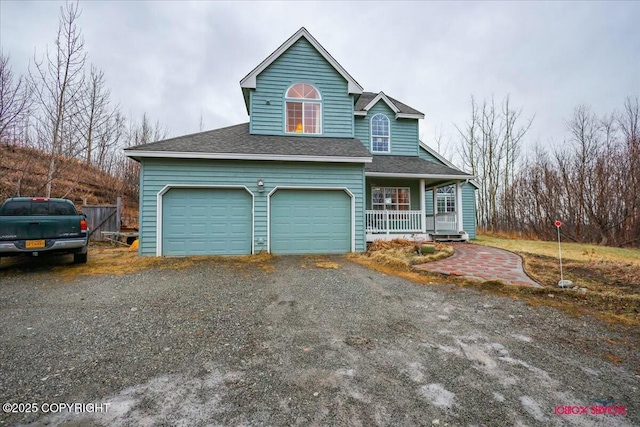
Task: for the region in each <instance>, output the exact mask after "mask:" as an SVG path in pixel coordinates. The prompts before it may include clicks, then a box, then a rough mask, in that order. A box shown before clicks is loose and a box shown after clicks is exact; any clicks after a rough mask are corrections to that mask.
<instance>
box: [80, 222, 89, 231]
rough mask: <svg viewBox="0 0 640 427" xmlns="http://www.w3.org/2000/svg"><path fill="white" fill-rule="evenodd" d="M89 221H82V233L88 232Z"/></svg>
mask: <svg viewBox="0 0 640 427" xmlns="http://www.w3.org/2000/svg"><path fill="white" fill-rule="evenodd" d="M87 228H88V227H87V221H85V220H84V219H81V220H80V231H87Z"/></svg>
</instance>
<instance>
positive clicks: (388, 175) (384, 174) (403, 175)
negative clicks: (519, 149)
mask: <svg viewBox="0 0 640 427" xmlns="http://www.w3.org/2000/svg"><path fill="white" fill-rule="evenodd" d="M365 176H377V177H380V178H428V179H451V180H455V181H466V180H468V179H473V178H475V177H474V176H473V175H438V174H426V173H390V172H365Z"/></svg>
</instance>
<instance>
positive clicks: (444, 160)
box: [420, 141, 480, 188]
mask: <svg viewBox="0 0 640 427" xmlns="http://www.w3.org/2000/svg"><path fill="white" fill-rule="evenodd" d="M420 147H421V148H423V149H424V150H425V151H426V152H427V153H429V154H431V155H432V156H433V157H435V158H436V159H438V160H440V161H441V162H442V163H444V164H445V165H446V166H449V167H450V168H453V169H459V168H458V167H457V166H456V165H454V164H453V163H451V162H450V161H449V160H447V159H446V158H445V157H443V156H441V155H440V153H438V152H437V151H436V150H434V149H433V148H431V147H429V146H428V145H427V144H425V143H424V142H422V141H420ZM475 178H476V177H475V176H474V177H473V179H471V180H470V181H471V184H472V185H473V186H475V187H476V188H480V184H479V183H478V182H477V181H475Z"/></svg>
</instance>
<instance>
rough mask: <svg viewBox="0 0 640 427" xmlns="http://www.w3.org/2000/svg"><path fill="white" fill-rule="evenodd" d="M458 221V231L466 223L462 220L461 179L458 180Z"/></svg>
mask: <svg viewBox="0 0 640 427" xmlns="http://www.w3.org/2000/svg"><path fill="white" fill-rule="evenodd" d="M456 222H457V223H458V229H457V230H456V231H461V230H463V229H464V224H463V222H462V183H461V182H460V181H458V182H456Z"/></svg>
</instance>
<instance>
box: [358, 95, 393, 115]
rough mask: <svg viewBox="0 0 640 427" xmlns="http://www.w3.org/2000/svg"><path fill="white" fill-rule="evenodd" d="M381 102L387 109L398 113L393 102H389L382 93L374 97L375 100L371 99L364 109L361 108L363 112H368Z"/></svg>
mask: <svg viewBox="0 0 640 427" xmlns="http://www.w3.org/2000/svg"><path fill="white" fill-rule="evenodd" d="M381 99H382V100H383V101H384V102H385V103H386V104H387V105H388V106H389V108H391V109H392V110H393V112H394V113H396V114H398V113H399V112H400V109H399V108H398V107H396V104H394V103H393V102H391V100H390V99H389V98H388V97H387V95H385V94H384V92H380V93H379V94H377V95H376V97H375V98H373V99H372V100H371V101H370V102H369V103H368V104H367V105H366V107H364V108H363V110H365V111H369V110H370V109H371V108H373V106H374V105H376V104H377V103H378V101H380V100H381Z"/></svg>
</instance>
